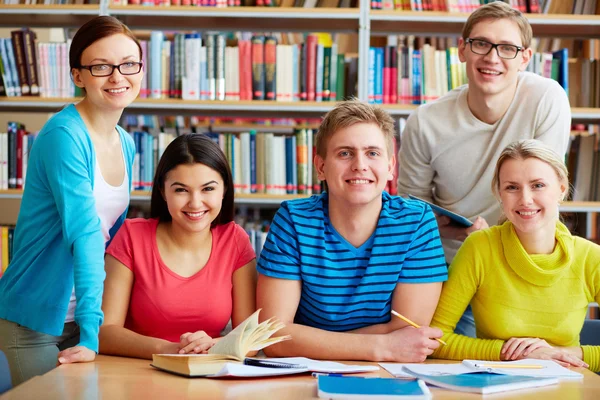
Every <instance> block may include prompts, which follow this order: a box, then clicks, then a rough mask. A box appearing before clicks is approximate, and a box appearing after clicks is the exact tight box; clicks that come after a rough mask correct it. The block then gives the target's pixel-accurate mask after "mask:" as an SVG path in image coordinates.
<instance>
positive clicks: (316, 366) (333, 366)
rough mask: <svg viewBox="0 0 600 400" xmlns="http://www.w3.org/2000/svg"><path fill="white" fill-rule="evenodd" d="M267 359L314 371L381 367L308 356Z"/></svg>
mask: <svg viewBox="0 0 600 400" xmlns="http://www.w3.org/2000/svg"><path fill="white" fill-rule="evenodd" d="M265 360H272V361H279V362H285V363H290V364H300V365H306V366H307V367H308V370H309V371H312V372H325V373H326V372H329V373H341V374H350V373H354V372H370V371H377V370H378V369H379V367H378V366H376V365H350V364H342V363H338V362H334V361H320V360H312V359H310V358H306V357H286V358H266V359H265Z"/></svg>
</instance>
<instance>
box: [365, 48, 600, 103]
mask: <svg viewBox="0 0 600 400" xmlns="http://www.w3.org/2000/svg"><path fill="white" fill-rule="evenodd" d="M452 42H454V43H456V42H457V39H456V38H454V39H450V38H418V40H415V37H414V36H408V37H404V36H400V37H396V36H390V37H388V43H392V44H391V45H388V46H386V47H371V48H369V75H368V77H369V81H368V100H369V102H370V103H373V104H395V103H400V104H424V103H427V102H431V101H434V100H436V99H437V98H439V97H441V96H443V95H444V94H446V93H447V92H448V91H450V90H452V89H455V88H457V87H459V86H461V85H464V84H466V83H467V76H466V68H465V64H464V63H461V62H460V60H459V58H458V47H457V46H455V45H453V43H452ZM569 62H570V61H569V55H568V50H567V49H561V50H559V51H556V52H554V53H547V52H544V53H534V54H533V57H532V60H531V62H530V63H529V65H528V66H527V70H528V71H530V72H534V73H536V74H539V75H542V76H545V77H547V78H552V79H555V80H556V81H557V82H559V83H560V85H561V86H562V87H563V88H564V89H565V90H566V91H567V92H568V91H569V83H568V82H569V74H570V69H569ZM577 63H581V65H582V66H586V68H587V69H586V72H584V73H582V74H579V69H580V68H583V67H579V65H578V64H577ZM597 64H598V62H597V61H596V60H593V61H590V60H589V59H582V60H573V78H574V79H577V76H584V77H588V76H589V77H593V79H592V80H591V81H590V82H592V85H591V88H592V90H587V91H586V92H585V99H586V100H585V102H583V97H584V96H583V95H580V94H579V93H577V94H574V95H573V96H572V102H571V105H572V106H573V107H576V106H587V107H594V106H595V104H596V100H595V97H598V96H600V90H596V91H594V90H593V88H595V87H597V84H596V81H595V79H596V78H595V77H596V74H598V73H600V71H599V70H598V69H597V67H596V65H597ZM581 87H584V86H581ZM590 100H591V101H590ZM582 102H583V103H582ZM580 103H581V104H580ZM583 104H586V105H583Z"/></svg>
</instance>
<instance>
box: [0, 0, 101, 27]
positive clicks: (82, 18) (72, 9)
mask: <svg viewBox="0 0 600 400" xmlns="http://www.w3.org/2000/svg"><path fill="white" fill-rule="evenodd" d="M97 15H100V5H98V4H82V5H66V4H65V5H42V4H28V5H24V4H0V27H21V26H30V27H48V28H50V27H56V26H60V27H70V28H77V27H80V26H81V25H83V24H84V23H85V22H87V21H88V20H90V19H91V18H92V17H95V16H97Z"/></svg>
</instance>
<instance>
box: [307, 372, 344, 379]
mask: <svg viewBox="0 0 600 400" xmlns="http://www.w3.org/2000/svg"><path fill="white" fill-rule="evenodd" d="M312 376H313V378H316V377H319V376H344V375H342V374H324V373H321V372H313V373H312Z"/></svg>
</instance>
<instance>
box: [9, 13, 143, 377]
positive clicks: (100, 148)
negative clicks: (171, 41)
mask: <svg viewBox="0 0 600 400" xmlns="http://www.w3.org/2000/svg"><path fill="white" fill-rule="evenodd" d="M141 59H142V50H141V47H140V44H139V42H138V41H137V39H136V38H135V36H134V35H133V33H132V32H131V31H130V30H129V28H127V27H126V26H125V25H123V24H122V23H121V22H120V21H118V20H117V19H115V18H113V17H107V16H102V17H97V18H94V19H92V20H91V21H89V22H88V23H86V24H85V25H83V26H82V27H81V28H80V29H79V30H78V31H77V33H76V35H75V37H74V38H73V41H72V44H71V48H70V52H69V62H70V66H71V75H72V79H73V82H74V84H75V85H77V86H78V87H80V88H82V89H83V91H84V93H85V96H84V98H83V99H82V100H81V101H80V102H78V103H77V104H70V105H68V106H66V107H65V108H64V109H63V110H62V111H60V112H59V113H57V114H56V115H54V116H53V117H52V118H50V120H49V121H48V122H47V123H46V124H45V125H44V127H43V128H42V130H41V131H40V132H39V134H38V136H37V138H36V139H35V142H34V145H33V146H32V148H31V153H30V155H29V166H28V169H27V183H26V185H25V190H24V192H23V199H22V202H21V210H20V212H19V217H18V219H17V226H16V229H15V236H14V243H13V257H12V260H11V263H10V266H9V268H8V269H7V271H6V273H5V274H4V276H3V277H2V279H1V280H0V349H1V350H2V351H4V352H5V353H6V355H7V358H8V360H9V364H10V371H11V375H12V380H13V384H14V385H16V384H19V383H21V382H23V381H25V380H27V379H29V378H31V377H33V376H35V375H40V374H43V373H45V372H47V371H49V370H50V369H52V368H54V367H55V366H56V365H57V362H58V363H59V364H64V363H72V362H86V361H92V360H94V358H95V355H96V352H97V351H98V331H99V328H100V325H101V323H102V318H103V315H102V311H101V308H100V305H101V299H102V289H103V280H104V276H105V273H104V250H105V246H106V244H107V243H108V242H109V241H110V239H111V238H112V237H113V236H114V234H115V233H116V231H117V230H118V229H119V227H120V226H121V224H122V223H123V220H124V219H125V214H126V212H127V207H128V204H129V195H130V194H129V191H130V187H131V168H132V164H133V158H134V154H135V148H134V144H133V140H132V139H131V137H130V136H129V135H128V134H127V132H125V131H124V130H123V129H122V128H120V127H119V126H117V122H118V121H119V119H120V117H121V114H122V112H123V109H124V108H125V107H127V106H128V105H129V104H131V102H133V100H134V99H135V98H136V97H137V95H138V93H139V90H140V83H141V80H142V76H143V73H142V63H141Z"/></svg>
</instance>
